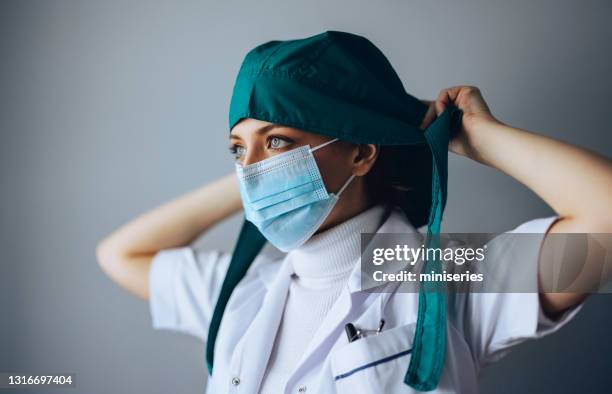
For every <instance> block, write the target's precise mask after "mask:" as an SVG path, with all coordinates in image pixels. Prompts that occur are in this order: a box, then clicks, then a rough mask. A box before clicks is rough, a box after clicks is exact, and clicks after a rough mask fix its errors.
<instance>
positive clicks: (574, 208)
mask: <svg viewBox="0 0 612 394" xmlns="http://www.w3.org/2000/svg"><path fill="white" fill-rule="evenodd" d="M447 103H454V104H455V105H456V106H457V107H459V108H460V109H462V110H463V121H462V130H461V131H460V133H459V134H458V135H457V137H456V138H454V139H453V141H451V144H450V146H449V149H450V150H451V151H452V152H454V153H457V154H460V155H463V156H466V157H468V158H470V159H472V160H476V161H478V162H480V163H482V164H485V165H487V166H490V167H493V168H496V169H498V170H500V171H502V172H504V173H506V174H508V175H510V176H511V177H513V178H514V179H516V180H518V181H519V182H521V183H522V184H524V185H525V186H527V187H528V188H530V189H531V190H532V191H533V192H535V193H536V194H537V195H538V196H540V197H541V198H542V199H543V200H544V201H545V202H546V203H548V205H549V206H550V207H551V208H552V209H553V210H554V211H555V212H556V213H557V215H558V216H559V217H560V219H559V220H557V221H556V222H555V223H554V224H553V225H552V227H551V228H550V230H549V233H612V214H611V212H610V208H611V207H612V162H611V161H610V160H609V159H606V158H604V157H601V156H599V155H597V154H595V153H593V152H589V151H587V150H585V149H581V148H578V147H576V146H573V145H570V144H567V143H565V142H561V141H557V140H555V139H552V138H548V137H545V136H542V135H538V134H534V133H532V132H529V131H527V130H522V129H518V128H515V127H511V126H508V125H506V124H504V123H502V122H500V121H498V120H497V119H495V118H494V117H493V115H492V114H491V112H490V110H489V108H488V106H487V104H486V103H485V101H484V99H483V97H482V95H481V92H480V90H479V89H478V88H476V87H473V86H456V87H452V88H449V89H444V90H442V91H441V92H440V94H439V96H438V98H437V99H436V101H435V102H432V103H431V105H430V111H429V113H428V115H427V116H426V120H425V122H424V123H425V124H428V122H430V121H431V119H432V118H433V117H434V116H435V114H436V113H437V114H439V113H441V112H442V111H443V110H444V108H445V106H446V104H447ZM608 238H609V237H608ZM603 241H604V242H603V243H602V244H601V245H603V246H604V248H606V249H607V250H606V251H605V252H607V253H608V254H609V253H610V252H612V250H610V248H611V245H610V240H609V239H606V237H605V236H603ZM582 258H585V259H589V258H590V259H596V258H601V255H600V256H582V257H580V259H582ZM574 263H575V264H576V266H577V267H581V269H580V270H579V272H580V274H579V275H578V276H580V281H581V283H580V286H579V288H580V289H590V288H596V287H597V285H599V284H600V282H599V281H600V280H601V278H600V277H599V276H598V275H596V274H595V273H594V272H587V271H588V270H589V268H590V267H594V266H599V264H595V262H589V261H576V262H574ZM547 264H554V262H551V261H543V260H542V258H540V272H546V271H547V269H548V268H550V267H546V270H543V266H544V265H547ZM599 267H600V266H599ZM566 268H567V267H566ZM573 279H576V280H578V279H579V278H578V277H577V278H573ZM589 281H591V282H592V283H589ZM540 290H542V282H541V280H540ZM585 297H586V294H585V293H546V292H543V291H541V292H540V298H541V300H542V306H543V308H544V309H545V312H546V313H547V314H548V315H550V316H554V315H556V314H558V313H561V312H563V311H564V310H566V309H568V308H570V307H571V306H573V305H576V304H577V303H579V302H580V301H582V300H583V299H584V298H585Z"/></svg>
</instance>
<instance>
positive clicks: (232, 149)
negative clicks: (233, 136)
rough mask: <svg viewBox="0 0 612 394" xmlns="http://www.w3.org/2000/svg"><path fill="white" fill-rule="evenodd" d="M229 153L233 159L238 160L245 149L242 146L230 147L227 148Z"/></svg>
mask: <svg viewBox="0 0 612 394" xmlns="http://www.w3.org/2000/svg"><path fill="white" fill-rule="evenodd" d="M229 151H230V153H231V154H232V155H233V156H234V158H235V159H239V158H240V157H242V155H244V153H245V152H246V149H245V148H244V146H240V145H232V146H230V147H229Z"/></svg>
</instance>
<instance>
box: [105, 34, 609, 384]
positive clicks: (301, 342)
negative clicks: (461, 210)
mask: <svg viewBox="0 0 612 394" xmlns="http://www.w3.org/2000/svg"><path fill="white" fill-rule="evenodd" d="M230 131H231V132H230V150H231V152H232V154H233V155H234V156H235V159H236V172H235V174H232V175H228V176H226V177H224V178H222V179H220V180H218V181H216V182H213V183H211V184H209V185H206V186H204V187H202V188H200V189H198V190H195V191H193V192H191V193H188V194H186V195H185V196H182V197H180V198H178V199H176V200H174V201H171V202H169V203H167V204H164V205H162V206H161V207H159V208H157V209H155V210H153V211H151V212H149V213H147V214H145V215H143V216H141V217H139V218H137V219H135V220H133V221H132V222H130V223H128V224H126V225H125V226H123V227H122V228H120V229H119V230H117V231H116V232H114V233H113V234H111V235H110V236H108V237H107V238H106V239H104V240H103V241H102V242H101V243H100V244H99V246H98V249H97V254H98V259H99V262H100V264H101V266H102V268H103V269H104V271H105V272H106V273H107V274H108V275H109V276H110V277H111V278H112V279H113V280H115V281H116V282H117V283H118V284H120V285H121V286H123V287H124V288H126V289H128V290H129V291H131V292H132V293H134V294H136V295H137V296H139V297H141V298H143V299H145V300H147V299H148V300H150V306H151V314H152V318H153V325H154V327H155V328H165V329H172V330H177V331H182V332H186V333H189V334H192V335H195V336H197V337H199V338H201V339H202V340H204V341H206V342H207V352H206V356H207V360H206V361H207V364H208V367H209V373H210V374H211V376H210V379H209V382H208V386H207V390H208V392H210V393H225V392H249V393H251V392H252V393H257V392H261V393H266V394H268V393H285V392H287V393H289V392H298V393H303V392H306V391H308V392H313V393H335V392H338V393H349V392H350V393H404V392H414V391H415V390H423V391H429V390H436V392H467V393H473V392H477V390H478V385H477V376H478V372H479V370H480V368H482V367H483V366H485V365H487V364H488V363H490V362H492V361H495V360H496V359H498V358H499V357H500V356H501V355H503V354H504V353H505V351H506V350H507V349H508V348H509V347H510V346H511V345H514V344H516V343H519V342H521V341H524V340H526V339H529V338H536V337H540V336H542V335H545V334H547V333H551V332H553V331H555V330H557V329H558V328H559V327H561V326H562V325H563V324H564V323H565V322H567V321H568V320H569V319H570V318H571V317H572V316H573V315H575V313H576V312H577V311H578V309H579V307H580V304H581V302H582V301H583V300H584V299H585V297H586V292H580V293H577V292H574V293H547V292H545V291H543V287H542V286H540V287H539V289H540V291H538V292H535V291H534V292H531V293H489V294H477V293H473V294H469V293H468V294H455V295H452V296H449V297H448V299H447V298H446V296H445V294H444V292H424V291H423V292H420V293H410V292H408V293H399V292H384V291H376V290H377V289H375V288H369V287H368V286H364V285H363V283H361V281H360V267H359V258H360V234H361V233H403V234H405V233H408V234H410V233H415V228H416V227H420V226H422V225H425V224H427V226H428V235H429V236H430V237H428V239H429V240H430V241H428V242H436V239H437V238H436V234H438V233H439V231H440V221H441V218H442V212H443V209H444V205H445V202H446V154H447V151H448V150H450V151H452V152H454V153H457V154H459V155H462V156H465V157H467V158H470V159H472V160H476V161H478V162H479V163H482V164H485V165H488V166H491V167H493V168H496V169H498V170H500V171H502V172H504V173H506V174H508V175H510V176H512V177H513V178H515V179H517V180H518V181H519V182H521V183H523V184H524V185H526V186H527V187H529V188H530V189H531V190H533V191H534V192H535V193H536V194H538V195H539V196H540V197H541V198H543V199H544V201H546V202H547V203H548V204H549V205H550V206H551V207H552V208H553V209H554V210H555V212H556V216H554V217H550V218H542V219H536V220H532V221H529V222H527V223H524V224H523V225H521V226H519V227H518V228H516V229H514V230H513V232H517V233H523V232H525V233H538V234H540V235H539V237H540V238H541V239H542V240H545V239H548V237H549V236H548V235H547V234H551V233H572V232H592V233H606V232H610V231H611V230H612V220H611V219H610V217H609V215H607V209H608V208H609V207H610V206H612V166H611V165H610V162H609V161H608V160H606V159H604V158H601V157H599V156H597V155H595V154H593V153H590V152H587V151H584V150H582V149H579V148H576V147H574V146H571V145H568V144H565V143H562V142H559V141H555V140H552V139H549V138H546V137H543V136H538V135H536V134H533V133H530V132H527V131H524V130H520V129H517V128H513V127H511V126H508V125H506V124H503V123H502V122H500V121H498V120H497V119H495V118H494V117H493V115H492V114H491V112H490V110H489V108H488V106H487V104H486V103H485V101H484V100H483V97H482V95H481V94H480V91H479V90H478V89H477V88H475V87H471V86H456V87H452V88H448V89H444V90H442V91H441V92H440V94H439V96H438V98H437V99H436V100H435V101H433V102H425V103H424V102H421V101H419V100H417V99H415V98H414V97H413V96H410V95H409V94H407V93H406V92H405V91H404V90H403V87H402V85H401V82H400V80H399V78H398V77H397V75H396V74H395V72H394V71H393V69H392V67H391V66H390V64H389V63H388V61H387V59H386V58H385V57H384V55H383V54H382V53H381V52H380V51H379V50H378V49H377V48H376V47H375V46H374V45H373V44H372V43H371V42H369V41H368V40H367V39H365V38H363V37H360V36H356V35H353V34H349V33H342V32H325V33H322V34H319V35H316V36H313V37H308V38H305V39H301V40H290V41H271V42H268V43H265V44H263V45H260V46H258V47H257V48H255V49H254V50H252V51H251V52H249V54H248V55H247V57H246V58H245V61H244V62H243V65H242V67H241V70H240V72H239V74H238V78H237V81H236V85H235V87H234V93H233V96H232V103H231V105H230ZM453 133H455V134H453ZM451 137H452V138H451ZM449 138H450V143H449ZM585 174H588V175H587V176H585ZM585 191H587V192H585ZM241 209H244V214H245V218H246V220H247V221H245V224H244V225H243V228H242V230H241V233H240V236H239V239H238V242H237V244H236V249H235V251H234V253H233V254H227V253H224V252H220V251H218V250H216V249H214V248H213V250H207V251H196V250H194V249H193V248H192V247H191V246H189V245H190V243H191V242H192V241H193V240H194V239H195V238H196V237H198V236H199V235H200V234H202V233H203V232H206V231H207V230H208V229H209V228H210V227H211V226H213V225H214V224H216V223H218V222H220V221H222V220H223V219H225V218H227V217H229V216H231V215H233V214H235V213H237V212H239V211H240V210H241ZM266 240H267V241H269V242H270V243H271V244H272V245H274V246H276V247H277V248H278V249H280V250H282V251H285V252H287V254H286V255H285V256H283V257H275V256H271V255H270V254H268V253H265V251H264V252H260V249H261V246H262V245H263V242H264V241H266ZM546 244H547V242H538V243H537V245H536V246H535V247H533V248H531V249H528V250H523V251H521V253H523V254H522V255H521V259H522V260H524V261H526V262H527V263H528V264H527V265H528V266H529V265H531V266H533V267H534V268H533V272H532V275H531V276H532V280H533V283H536V284H539V285H541V283H540V282H538V267H539V270H540V271H541V270H542V269H544V268H543V267H545V266H546V264H552V263H548V262H547V261H545V259H543V258H541V257H540V255H541V253H540V250H541V249H542V248H543V247H544V246H545V245H546ZM541 245H542V246H541ZM513 256H514V258H515V257H516V255H513ZM504 263H510V261H504V256H501V257H500V256H497V259H496V260H495V264H504ZM585 263H588V262H586V261H575V264H576V265H579V264H580V265H582V264H585ZM586 266H587V267H588V264H587V265H586ZM432 267H433V266H432ZM546 268H550V267H546ZM586 276H587V277H588V276H589V275H586ZM590 285H591V287H594V286H596V283H592V284H590ZM581 288H582V289H587V288H589V283H586V284H583V286H582V287H581ZM356 330H360V331H359V332H357V331H356ZM213 361H214V363H213Z"/></svg>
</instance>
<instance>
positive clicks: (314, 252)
mask: <svg viewBox="0 0 612 394" xmlns="http://www.w3.org/2000/svg"><path fill="white" fill-rule="evenodd" d="M384 213H385V207H384V205H376V206H373V207H371V208H370V209H368V210H366V211H364V212H361V213H360V214H358V215H356V216H354V217H352V218H350V219H349V220H346V221H345V222H343V223H340V224H338V225H336V226H334V227H332V228H330V229H327V230H325V231H323V232H321V233H318V234H315V235H313V236H312V237H311V238H310V239H309V240H308V241H306V242H305V243H304V244H303V245H302V246H300V247H298V248H296V249H293V250H291V251H290V252H289V253H288V254H287V255H286V256H285V259H289V263H290V264H292V266H293V270H294V274H293V275H292V281H291V284H290V286H289V294H288V295H287V301H286V304H285V309H284V311H283V318H282V320H281V323H280V326H279V329H278V333H277V335H276V339H275V341H274V347H273V349H272V354H271V355H270V359H269V360H268V366H267V368H266V373H265V375H264V378H263V381H262V384H261V386H260V393H261V394H277V393H282V392H283V389H284V386H285V383H286V382H287V380H288V378H289V376H290V374H291V372H292V371H293V369H294V367H295V366H296V364H297V363H298V361H299V360H300V358H301V357H302V355H303V353H304V351H305V349H306V347H307V346H308V344H309V342H310V340H311V339H312V338H313V337H314V334H315V332H316V330H317V329H318V328H319V326H320V325H321V323H322V322H323V319H324V318H325V316H326V315H327V313H328V312H329V310H330V309H331V307H332V306H333V304H334V302H335V301H336V299H337V298H338V296H339V295H340V292H341V291H342V288H343V286H344V285H345V283H346V281H347V280H348V277H349V274H350V273H351V271H352V270H353V268H354V266H355V264H357V263H358V261H359V260H358V259H359V255H360V242H359V241H360V236H361V233H373V232H376V231H377V230H378V228H379V227H380V225H381V224H382V220H383V218H384Z"/></svg>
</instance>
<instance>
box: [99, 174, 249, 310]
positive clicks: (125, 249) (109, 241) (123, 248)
mask: <svg viewBox="0 0 612 394" xmlns="http://www.w3.org/2000/svg"><path fill="white" fill-rule="evenodd" d="M241 209H242V202H241V200H240V192H239V189H238V181H237V179H236V175H235V174H234V173H231V174H229V175H227V176H224V177H223V178H220V179H218V180H216V181H214V182H211V183H209V184H207V185H205V186H203V187H201V188H199V189H196V190H193V191H191V192H189V193H187V194H185V195H182V196H180V197H177V198H176V199H174V200H172V201H169V202H167V203H165V204H163V205H161V206H159V207H157V208H155V209H153V210H151V211H149V212H146V213H144V214H142V215H140V216H139V217H137V218H135V219H133V220H132V221H130V222H128V223H126V224H125V225H123V226H122V227H120V228H119V229H117V230H115V231H114V232H113V233H111V234H110V235H108V236H107V237H105V238H104V239H103V240H102V241H100V242H99V243H98V245H97V248H96V256H97V259H98V263H99V264H100V267H101V268H102V270H103V271H104V272H105V273H106V274H107V275H108V276H109V277H110V278H111V279H112V280H113V281H115V282H116V283H117V284H119V285H120V286H121V287H123V288H125V289H126V290H128V291H130V292H131V293H133V294H135V295H137V296H138V297H141V298H143V299H145V300H147V299H148V297H149V294H148V293H149V290H148V289H149V269H150V266H151V262H152V260H153V257H154V256H155V254H156V253H157V252H158V251H160V250H162V249H168V248H173V247H180V246H186V245H189V244H190V243H191V242H192V241H194V240H195V239H196V238H197V237H198V236H199V235H200V234H202V233H203V232H205V231H207V230H208V229H209V228H210V227H212V226H213V225H214V224H216V223H218V222H220V221H222V220H224V219H226V218H227V217H229V216H231V215H233V214H235V213H237V212H238V211H240V210H241Z"/></svg>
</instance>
